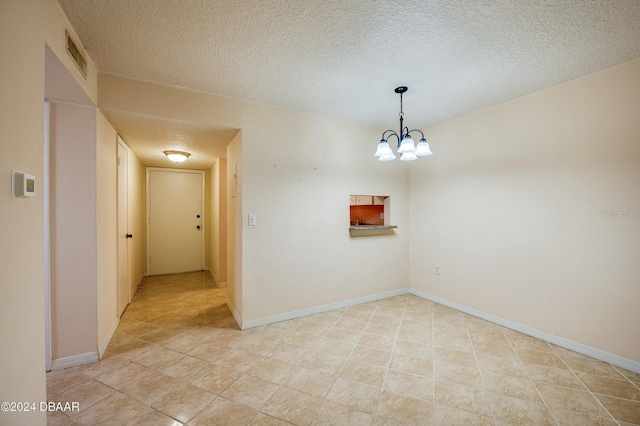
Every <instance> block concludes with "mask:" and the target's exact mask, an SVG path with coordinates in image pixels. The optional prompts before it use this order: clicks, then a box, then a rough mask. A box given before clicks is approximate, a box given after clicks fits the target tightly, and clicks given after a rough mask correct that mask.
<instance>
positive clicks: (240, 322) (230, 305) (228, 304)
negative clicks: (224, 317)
mask: <svg viewBox="0 0 640 426" xmlns="http://www.w3.org/2000/svg"><path fill="white" fill-rule="evenodd" d="M227 306H228V307H229V310H230V311H231V315H233V319H234V320H236V324H238V327H240V330H243V328H242V318H240V315H238V312H236V308H234V307H233V304H232V303H231V300H229V299H227Z"/></svg>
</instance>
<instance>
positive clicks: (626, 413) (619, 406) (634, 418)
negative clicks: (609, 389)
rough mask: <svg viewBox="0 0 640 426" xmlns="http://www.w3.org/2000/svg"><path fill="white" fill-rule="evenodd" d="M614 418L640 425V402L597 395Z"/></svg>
mask: <svg viewBox="0 0 640 426" xmlns="http://www.w3.org/2000/svg"><path fill="white" fill-rule="evenodd" d="M595 396H596V398H598V400H599V401H600V402H601V403H602V405H604V408H606V409H607V411H608V412H609V413H610V414H611V415H612V416H613V418H614V419H616V420H619V421H622V422H627V423H631V424H634V425H640V402H637V401H629V400H626V399H621V398H614V397H612V396H607V395H598V394H596V395H595Z"/></svg>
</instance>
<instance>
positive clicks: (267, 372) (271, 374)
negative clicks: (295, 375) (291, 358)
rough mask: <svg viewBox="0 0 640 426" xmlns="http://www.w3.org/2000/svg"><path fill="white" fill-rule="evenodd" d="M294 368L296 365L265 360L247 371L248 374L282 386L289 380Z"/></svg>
mask: <svg viewBox="0 0 640 426" xmlns="http://www.w3.org/2000/svg"><path fill="white" fill-rule="evenodd" d="M294 367H295V365H294V364H289V363H287V362H284V361H280V360H277V359H275V358H265V359H262V360H260V361H258V362H257V363H256V364H255V365H254V366H253V367H251V368H250V369H249V370H247V374H248V375H250V376H253V377H257V378H259V379H262V380H267V381H269V382H273V383H277V384H279V385H281V384H283V383H284V382H285V381H286V380H287V379H288V378H289V375H291V372H292V371H293V369H294Z"/></svg>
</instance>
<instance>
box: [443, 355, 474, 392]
mask: <svg viewBox="0 0 640 426" xmlns="http://www.w3.org/2000/svg"><path fill="white" fill-rule="evenodd" d="M433 370H434V373H435V375H434V378H435V379H436V380H439V381H443V382H449V383H456V384H459V385H464V386H469V387H472V388H476V389H483V384H482V376H481V375H480V371H479V370H478V367H476V366H472V367H471V366H464V365H456V364H449V363H446V362H438V361H436V362H435V363H434V366H433Z"/></svg>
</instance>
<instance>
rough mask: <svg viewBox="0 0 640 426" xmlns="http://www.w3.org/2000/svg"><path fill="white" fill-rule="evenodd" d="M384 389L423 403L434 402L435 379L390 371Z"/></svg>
mask: <svg viewBox="0 0 640 426" xmlns="http://www.w3.org/2000/svg"><path fill="white" fill-rule="evenodd" d="M383 389H384V390H385V391H388V392H393V393H397V394H400V395H404V396H410V397H412V398H416V399H421V400H423V401H429V402H433V379H431V378H427V377H422V376H416V375H413V374H408V373H403V372H401V371H395V370H389V371H388V372H387V377H386V378H385V381H384V386H383Z"/></svg>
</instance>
